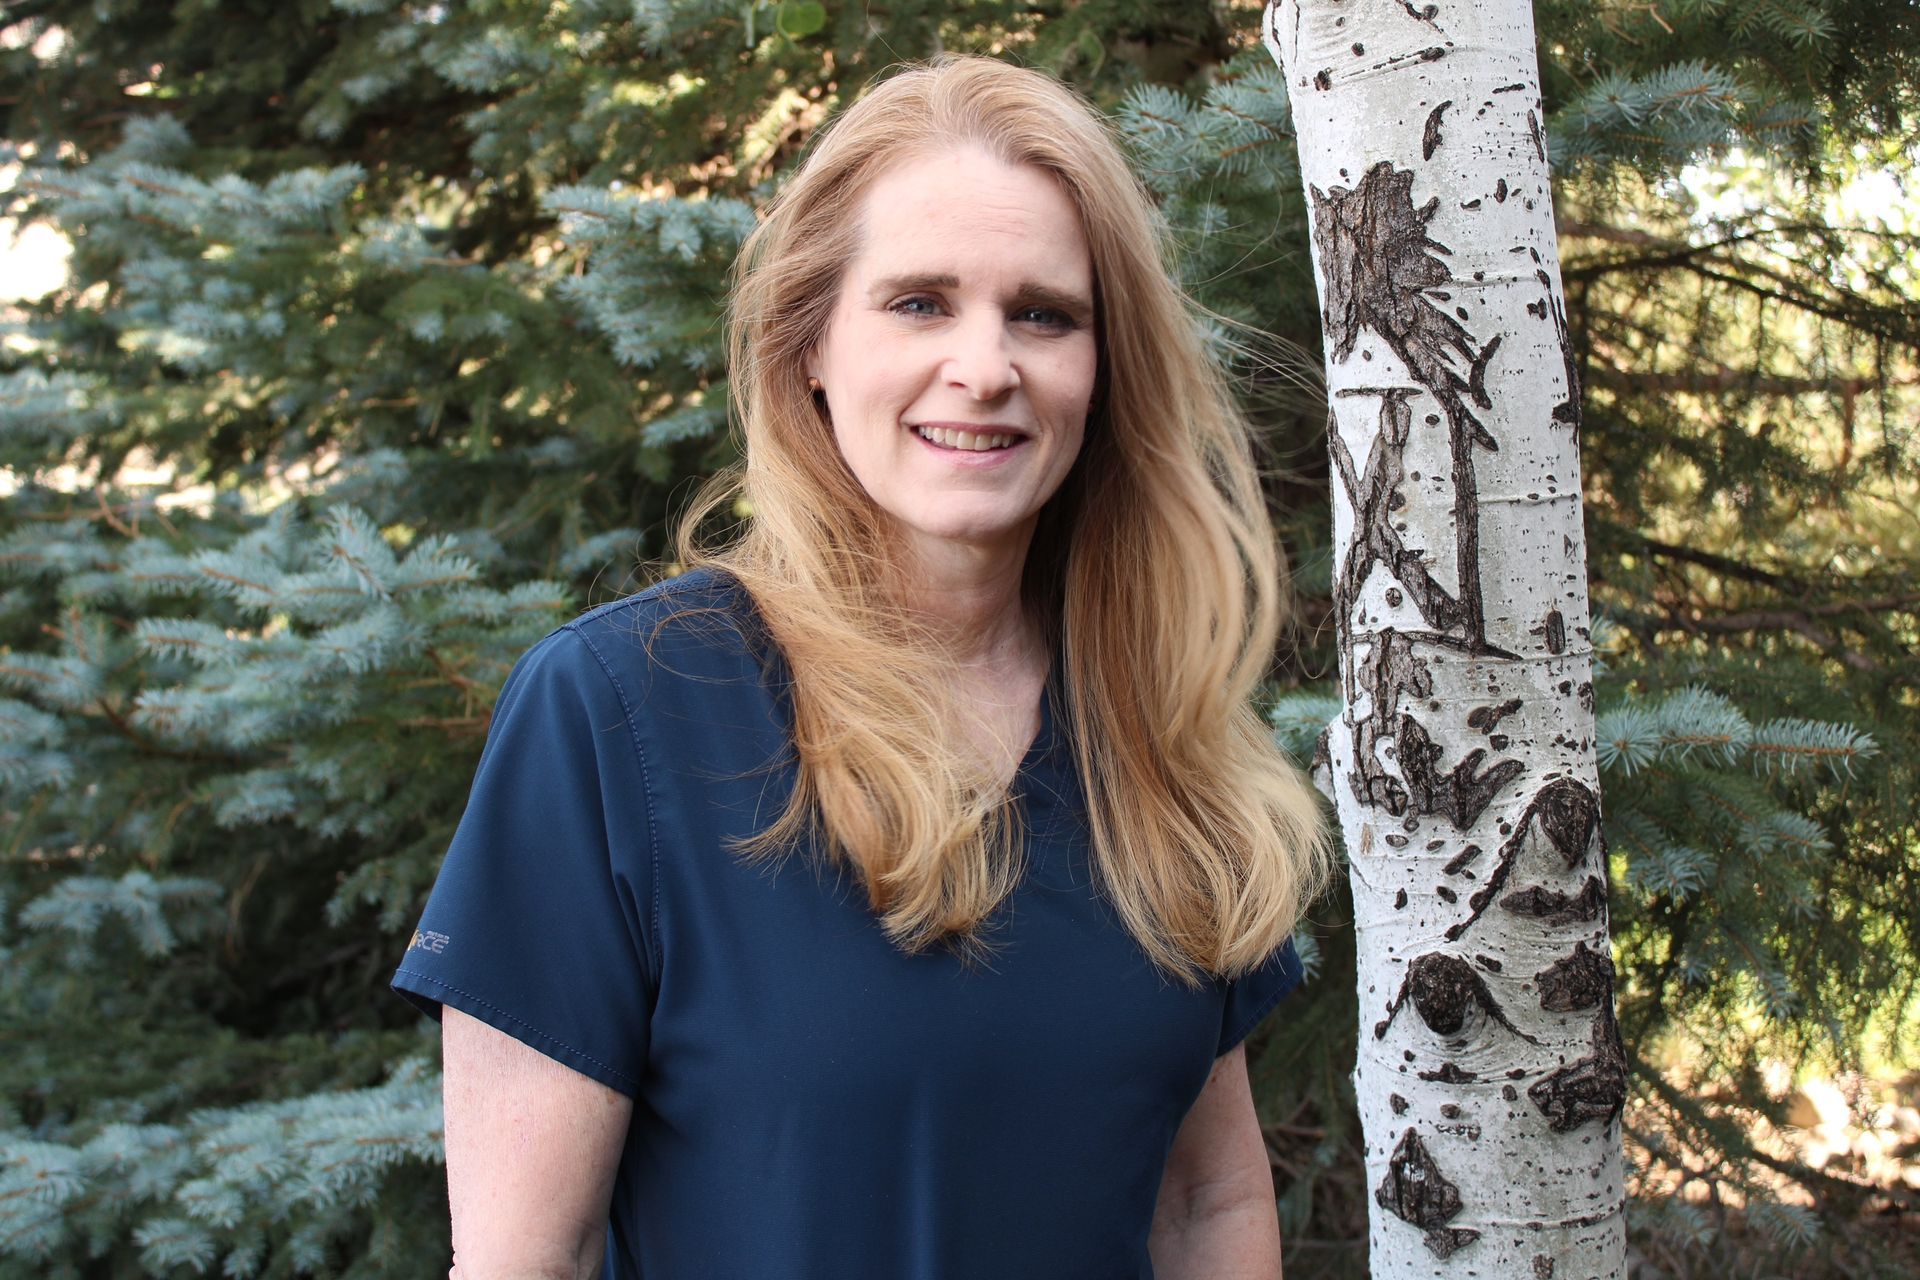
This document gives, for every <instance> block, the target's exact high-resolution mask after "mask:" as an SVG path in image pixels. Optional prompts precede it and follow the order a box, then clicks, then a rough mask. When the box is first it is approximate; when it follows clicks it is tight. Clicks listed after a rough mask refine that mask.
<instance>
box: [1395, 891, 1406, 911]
mask: <svg viewBox="0 0 1920 1280" xmlns="http://www.w3.org/2000/svg"><path fill="white" fill-rule="evenodd" d="M1406 905H1407V891H1406V890H1405V889H1402V890H1400V891H1399V892H1398V893H1396V894H1394V895H1393V909H1394V910H1395V911H1399V910H1401V909H1402V908H1404V907H1405V906H1406Z"/></svg>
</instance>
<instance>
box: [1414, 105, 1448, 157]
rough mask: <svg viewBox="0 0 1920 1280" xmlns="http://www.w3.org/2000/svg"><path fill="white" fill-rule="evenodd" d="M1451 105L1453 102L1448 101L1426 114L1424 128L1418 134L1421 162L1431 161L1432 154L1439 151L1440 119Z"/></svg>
mask: <svg viewBox="0 0 1920 1280" xmlns="http://www.w3.org/2000/svg"><path fill="white" fill-rule="evenodd" d="M1452 105H1453V100H1452V99H1448V100H1447V101H1445V102H1443V103H1441V104H1440V105H1439V106H1437V107H1435V108H1434V109H1433V110H1432V111H1429V112H1428V113H1427V125H1426V128H1425V129H1423V130H1422V131H1421V133H1420V158H1421V159H1422V160H1431V159H1433V153H1434V152H1435V151H1436V150H1438V149H1439V147H1440V117H1441V116H1443V115H1445V114H1446V111H1447V108H1448V107H1450V106H1452Z"/></svg>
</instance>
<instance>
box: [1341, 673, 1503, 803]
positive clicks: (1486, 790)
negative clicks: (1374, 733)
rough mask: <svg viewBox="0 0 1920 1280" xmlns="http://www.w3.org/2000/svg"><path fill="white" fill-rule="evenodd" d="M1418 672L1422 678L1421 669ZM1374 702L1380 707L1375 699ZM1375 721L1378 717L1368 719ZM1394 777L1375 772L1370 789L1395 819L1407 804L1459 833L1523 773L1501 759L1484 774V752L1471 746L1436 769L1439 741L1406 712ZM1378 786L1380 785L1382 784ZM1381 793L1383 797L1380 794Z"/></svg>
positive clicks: (1398, 743)
mask: <svg viewBox="0 0 1920 1280" xmlns="http://www.w3.org/2000/svg"><path fill="white" fill-rule="evenodd" d="M1420 674H1421V675H1422V676H1424V675H1425V674H1426V673H1425V670H1424V668H1423V669H1421V672H1420ZM1375 705H1376V706H1378V705H1380V704H1378V703H1376V704H1375ZM1369 719H1370V720H1377V719H1378V717H1369ZM1399 730H1400V732H1399V735H1398V740H1397V745H1398V748H1399V765H1400V774H1401V776H1400V777H1399V778H1395V777H1393V776H1392V775H1391V774H1388V773H1387V772H1386V771H1385V769H1384V768H1382V769H1381V770H1380V773H1379V776H1378V779H1377V780H1376V779H1374V778H1369V779H1368V781H1369V782H1370V783H1373V784H1374V785H1373V786H1372V787H1371V788H1370V793H1371V794H1372V796H1373V797H1374V798H1375V800H1376V803H1380V804H1383V805H1384V807H1385V808H1386V810H1387V812H1389V813H1391V814H1393V815H1394V816H1395V817H1399V816H1400V815H1401V814H1402V813H1404V812H1405V811H1406V810H1407V809H1408V808H1409V806H1410V807H1411V808H1412V809H1413V810H1414V811H1415V812H1417V813H1426V814H1439V815H1441V816H1443V817H1446V818H1448V819H1450V820H1451V821H1452V822H1453V825H1454V826H1455V827H1457V828H1458V829H1460V830H1461V831H1466V830H1468V829H1470V828H1471V827H1472V826H1473V824H1474V822H1475V821H1476V820H1477V819H1478V818H1479V816H1480V814H1481V813H1482V812H1483V811H1484V810H1485V809H1486V807H1487V806H1488V805H1490V804H1492V803H1493V799H1494V797H1495V796H1497V795H1499V794H1500V792H1501V791H1502V790H1504V789H1505V788H1506V785H1507V784H1508V783H1509V782H1511V781H1513V780H1514V779H1515V778H1517V777H1519V776H1520V774H1522V773H1523V772H1525V770H1526V766H1525V765H1524V764H1522V763H1521V762H1520V761H1518V760H1502V761H1499V762H1498V763H1497V764H1495V765H1494V766H1493V767H1492V768H1490V769H1488V770H1486V771H1485V772H1484V773H1483V772H1480V762H1481V761H1482V760H1484V759H1485V758H1486V756H1487V753H1486V752H1485V751H1484V750H1482V749H1480V748H1478V747H1476V748H1474V749H1473V750H1472V751H1470V752H1468V753H1467V755H1466V757H1465V758H1464V759H1462V760H1461V761H1460V762H1459V763H1457V764H1455V765H1454V767H1453V769H1452V771H1451V772H1448V773H1442V772H1441V771H1440V768H1439V760H1440V752H1441V748H1440V745H1439V744H1438V743H1436V742H1434V741H1433V739H1432V738H1431V737H1429V736H1428V734H1427V731H1426V729H1425V728H1424V727H1423V726H1422V725H1421V724H1420V722H1419V721H1418V720H1416V719H1414V718H1413V717H1412V716H1410V715H1402V716H1400V717H1399ZM1383 784H1384V785H1383ZM1382 791H1384V793H1385V794H1384V796H1382V795H1381V794H1380V793H1381V792H1382Z"/></svg>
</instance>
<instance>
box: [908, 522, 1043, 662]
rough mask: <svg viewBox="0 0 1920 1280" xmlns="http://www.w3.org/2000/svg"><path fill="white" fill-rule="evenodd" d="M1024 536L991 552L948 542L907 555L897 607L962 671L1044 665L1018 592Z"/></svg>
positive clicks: (1036, 628)
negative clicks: (913, 618)
mask: <svg viewBox="0 0 1920 1280" xmlns="http://www.w3.org/2000/svg"><path fill="white" fill-rule="evenodd" d="M1030 537H1031V531H1029V534H1028V536H1027V537H1022V538H1020V539H1019V540H1018V545H1013V544H1011V543H1008V544H1003V545H999V546H994V547H985V546H979V545H977V544H972V543H956V542H948V541H938V542H931V543H930V544H928V545H916V546H913V547H911V548H910V549H909V551H910V554H909V555H908V556H907V558H906V564H905V566H904V570H905V572H904V573H903V575H902V585H901V602H902V604H903V605H904V606H905V607H906V608H908V609H910V610H912V611H913V612H914V613H915V614H916V615H918V617H919V618H920V619H921V620H922V621H924V622H925V623H927V624H928V625H929V626H931V628H932V629H933V632H934V634H935V635H936V636H938V637H939V638H940V639H941V640H942V642H943V643H944V644H945V645H946V646H947V649H948V652H949V653H950V654H951V655H952V658H953V660H954V661H955V662H956V663H958V664H960V665H961V666H962V667H964V668H968V669H971V670H974V671H978V672H982V673H998V674H1001V675H1005V676H1017V675H1021V674H1029V673H1031V672H1032V671H1033V670H1035V669H1037V668H1040V667H1044V666H1045V664H1046V653H1045V643H1044V640H1043V638H1042V635H1041V628H1040V625H1039V621H1038V620H1037V619H1035V618H1032V617H1030V616H1028V613H1027V609H1026V604H1025V600H1024V599H1023V597H1022V594H1021V589H1020V588H1021V580H1022V577H1023V575H1024V571H1025V568H1026V558H1027V543H1028V541H1029V540H1030Z"/></svg>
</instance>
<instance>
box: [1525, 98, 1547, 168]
mask: <svg viewBox="0 0 1920 1280" xmlns="http://www.w3.org/2000/svg"><path fill="white" fill-rule="evenodd" d="M1527 129H1528V131H1529V132H1530V133H1532V134H1533V154H1535V155H1536V156H1539V157H1540V163H1541V164H1545V163H1546V162H1547V140H1546V138H1545V137H1543V136H1542V135H1541V133H1540V116H1539V114H1538V113H1537V112H1535V111H1534V110H1533V109H1532V108H1531V107H1529V108H1528V109H1527Z"/></svg>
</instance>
